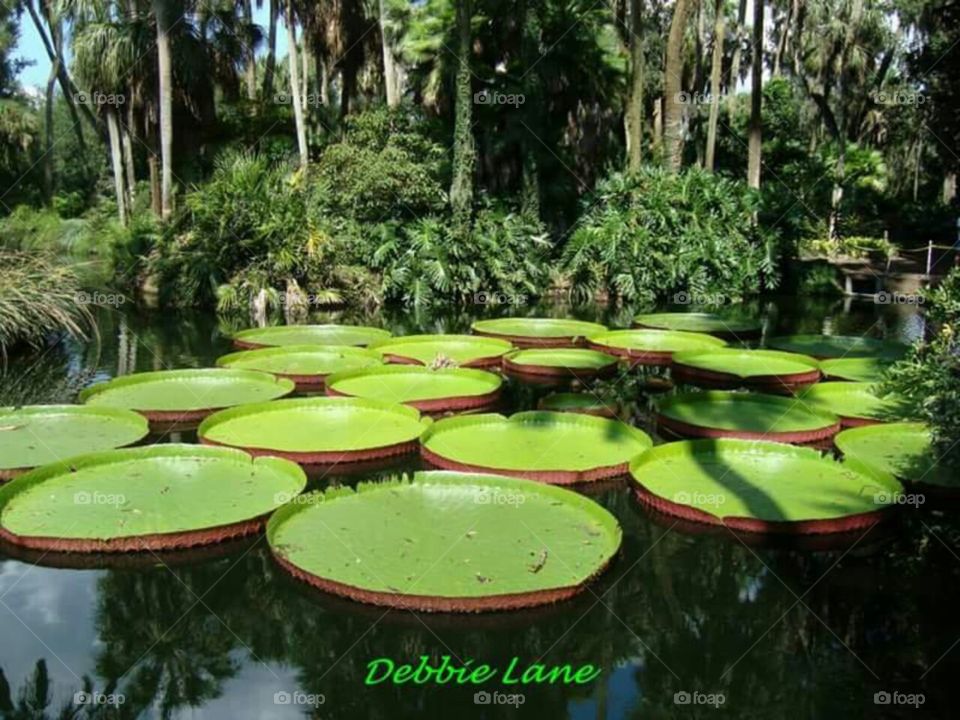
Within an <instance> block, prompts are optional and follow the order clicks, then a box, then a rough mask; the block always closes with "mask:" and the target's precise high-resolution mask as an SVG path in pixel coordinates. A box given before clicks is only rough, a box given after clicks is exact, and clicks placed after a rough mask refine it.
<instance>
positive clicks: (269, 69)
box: [257, 0, 278, 102]
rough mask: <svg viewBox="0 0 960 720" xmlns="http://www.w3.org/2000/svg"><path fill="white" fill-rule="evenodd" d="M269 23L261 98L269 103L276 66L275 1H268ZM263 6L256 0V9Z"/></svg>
mask: <svg viewBox="0 0 960 720" xmlns="http://www.w3.org/2000/svg"><path fill="white" fill-rule="evenodd" d="M269 3H270V5H269V10H268V12H269V14H270V18H269V22H268V24H267V59H266V61H265V62H264V65H263V97H264V100H266V101H267V102H270V101H271V100H272V99H273V75H274V72H275V71H276V66H277V12H278V9H277V0H269ZM262 6H263V0H257V7H262Z"/></svg>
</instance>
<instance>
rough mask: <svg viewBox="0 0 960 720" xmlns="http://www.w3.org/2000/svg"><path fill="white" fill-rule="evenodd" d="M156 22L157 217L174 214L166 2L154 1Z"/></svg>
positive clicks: (162, 0) (169, 13)
mask: <svg viewBox="0 0 960 720" xmlns="http://www.w3.org/2000/svg"><path fill="white" fill-rule="evenodd" d="M153 10H154V14H155V15H156V19H157V69H158V71H159V72H158V74H159V79H160V82H159V86H160V87H159V100H160V102H159V105H160V165H161V171H160V216H161V217H163V218H164V219H166V218H168V217H170V215H171V214H172V213H173V56H172V54H171V50H170V29H171V17H170V16H171V14H172V13H171V12H170V10H171V8H170V6H169V0H153Z"/></svg>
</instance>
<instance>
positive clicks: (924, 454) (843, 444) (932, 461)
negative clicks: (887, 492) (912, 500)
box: [833, 422, 960, 497]
mask: <svg viewBox="0 0 960 720" xmlns="http://www.w3.org/2000/svg"><path fill="white" fill-rule="evenodd" d="M833 442H834V444H835V445H836V446H837V449H838V450H839V451H840V452H842V453H843V455H844V457H849V458H855V459H856V460H859V461H860V462H862V463H863V464H864V465H869V466H870V467H873V468H875V469H876V470H877V471H879V472H886V473H890V474H891V475H894V476H896V477H898V478H899V479H901V480H903V481H905V482H908V483H910V484H911V485H916V486H922V487H924V488H927V489H928V490H929V491H931V492H934V493H943V494H945V495H950V496H953V497H960V475H958V473H957V472H956V470H955V469H954V468H952V467H947V466H946V465H942V464H940V462H939V461H940V460H941V458H938V456H937V452H936V450H935V449H934V447H933V439H932V436H931V433H930V428H928V427H927V426H926V425H925V424H923V423H913V422H903V423H886V424H883V425H865V426H863V427H856V428H850V429H849V430H844V431H843V432H841V433H839V434H838V435H837V436H836V437H835V438H834V439H833Z"/></svg>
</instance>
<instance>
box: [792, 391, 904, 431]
mask: <svg viewBox="0 0 960 720" xmlns="http://www.w3.org/2000/svg"><path fill="white" fill-rule="evenodd" d="M876 387H877V386H876V385H872V384H871V383H858V382H831V383H819V384H817V385H814V386H812V387H809V388H807V389H806V390H804V391H803V392H801V393H800V394H799V396H798V397H799V398H800V399H801V400H803V402H804V403H806V404H808V405H810V406H811V407H814V408H819V409H821V410H824V411H826V412H831V413H833V414H835V415H838V416H839V417H840V419H841V420H843V425H844V427H856V426H858V425H872V424H874V423H879V422H892V421H894V420H901V419H903V417H904V412H905V410H904V406H903V400H902V399H900V398H897V397H895V396H892V395H889V396H887V397H881V396H880V395H878V394H877V392H876Z"/></svg>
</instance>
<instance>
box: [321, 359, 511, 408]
mask: <svg viewBox="0 0 960 720" xmlns="http://www.w3.org/2000/svg"><path fill="white" fill-rule="evenodd" d="M502 384H503V379H502V378H501V377H500V376H499V375H495V374H494V373H490V372H486V371H484V370H473V369H470V368H438V369H436V370H432V369H430V368H427V367H421V366H415V365H384V366H382V367H378V368H368V369H366V370H352V371H350V372H342V373H335V374H334V375H331V376H330V377H328V378H327V394H328V395H346V396H349V397H363V398H369V399H372V400H384V401H387V402H394V403H405V404H409V405H413V406H414V407H417V408H418V409H421V410H426V411H443V410H446V409H450V410H453V409H467V408H470V407H477V406H479V407H482V406H489V405H490V404H491V403H493V402H495V401H496V399H497V397H498V396H499V394H500V386H501V385H502Z"/></svg>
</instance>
